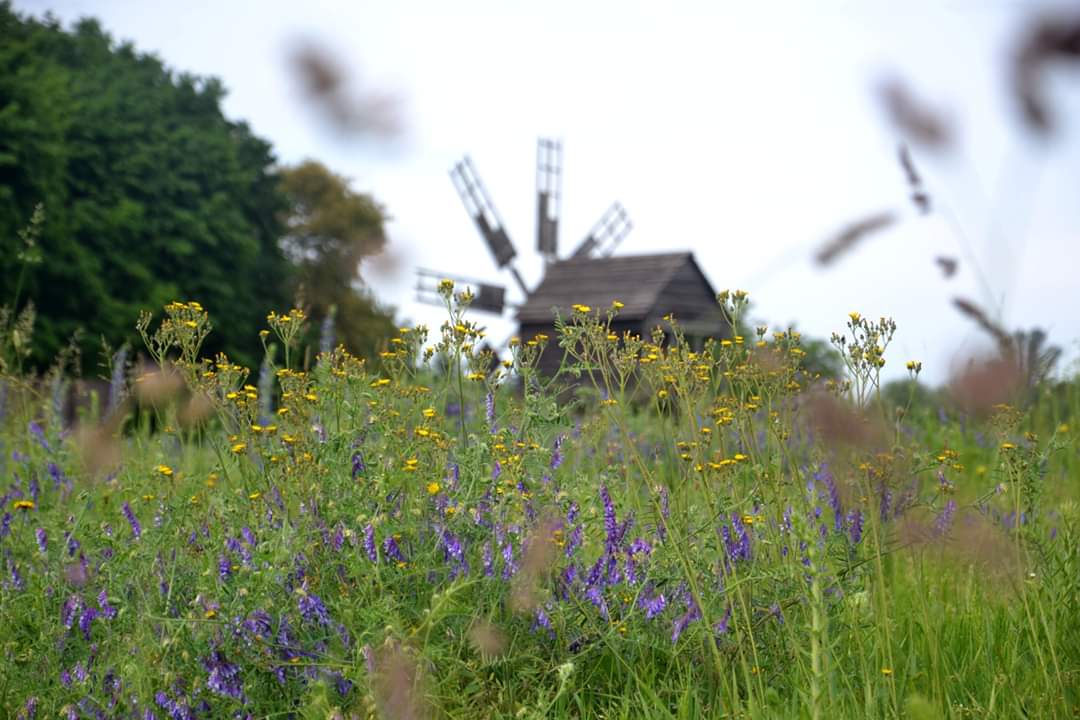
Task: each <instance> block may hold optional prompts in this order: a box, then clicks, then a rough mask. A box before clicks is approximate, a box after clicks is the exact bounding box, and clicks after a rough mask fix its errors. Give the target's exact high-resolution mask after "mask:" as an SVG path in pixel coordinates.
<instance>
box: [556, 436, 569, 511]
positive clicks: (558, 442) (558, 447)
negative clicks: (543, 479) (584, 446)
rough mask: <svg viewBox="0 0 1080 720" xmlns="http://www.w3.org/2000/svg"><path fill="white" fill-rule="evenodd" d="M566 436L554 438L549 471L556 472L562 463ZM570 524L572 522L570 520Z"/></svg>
mask: <svg viewBox="0 0 1080 720" xmlns="http://www.w3.org/2000/svg"><path fill="white" fill-rule="evenodd" d="M564 440H566V435H563V434H560V435H558V436H557V437H556V438H555V445H554V446H553V447H552V449H551V469H552V470H558V469H559V466H560V465H562V463H563V454H562V445H563V441H564ZM570 522H573V520H571V521H570Z"/></svg>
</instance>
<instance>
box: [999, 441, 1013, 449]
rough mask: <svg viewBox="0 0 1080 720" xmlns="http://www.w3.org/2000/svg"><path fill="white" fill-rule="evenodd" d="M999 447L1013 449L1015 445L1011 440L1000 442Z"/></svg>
mask: <svg viewBox="0 0 1080 720" xmlns="http://www.w3.org/2000/svg"><path fill="white" fill-rule="evenodd" d="M1001 449H1002V450H1005V451H1008V450H1015V449H1016V446H1015V445H1013V444H1012V443H1011V442H1003V443H1001Z"/></svg>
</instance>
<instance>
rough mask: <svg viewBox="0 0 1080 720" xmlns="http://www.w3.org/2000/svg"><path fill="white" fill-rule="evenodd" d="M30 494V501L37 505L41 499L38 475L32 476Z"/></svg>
mask: <svg viewBox="0 0 1080 720" xmlns="http://www.w3.org/2000/svg"><path fill="white" fill-rule="evenodd" d="M29 492H30V499H31V500H33V501H34V503H35V504H36V503H37V502H38V498H40V497H41V485H39V484H38V481H37V475H36V474H34V475H31V476H30V490H29Z"/></svg>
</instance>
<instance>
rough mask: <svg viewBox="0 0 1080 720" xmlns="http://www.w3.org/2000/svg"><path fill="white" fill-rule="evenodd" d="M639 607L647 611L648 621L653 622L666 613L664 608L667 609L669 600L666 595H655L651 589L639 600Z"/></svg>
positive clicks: (647, 589) (643, 593) (644, 592)
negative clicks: (655, 618)
mask: <svg viewBox="0 0 1080 720" xmlns="http://www.w3.org/2000/svg"><path fill="white" fill-rule="evenodd" d="M638 607H639V608H641V609H642V610H644V611H645V617H646V619H648V620H652V619H653V618H654V617H656V616H657V615H659V614H660V613H662V612H664V608H666V607H667V598H665V597H664V593H657V594H656V595H653V589H652V587H649V588H646V589H645V591H643V592H642V593H641V597H639V598H638Z"/></svg>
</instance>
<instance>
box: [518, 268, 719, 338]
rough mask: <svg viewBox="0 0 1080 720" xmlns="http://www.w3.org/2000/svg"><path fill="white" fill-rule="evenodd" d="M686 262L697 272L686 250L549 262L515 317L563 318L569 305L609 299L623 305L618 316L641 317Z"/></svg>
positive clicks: (598, 304)
mask: <svg viewBox="0 0 1080 720" xmlns="http://www.w3.org/2000/svg"><path fill="white" fill-rule="evenodd" d="M687 263H692V264H694V269H695V270H697V271H698V272H699V273H700V269H698V268H697V265H696V263H694V259H693V255H692V254H691V253H688V252H681V253H664V254H657V255H620V256H614V257H601V258H591V257H590V258H571V259H568V260H563V261H561V262H557V263H553V264H552V265H550V266H549V267H548V269H547V272H546V273H545V274H544V278H543V280H541V282H540V285H539V286H538V287H537V288H536V289H535V290H534V291H533V292H532V294H531V295H530V296H529V299H528V300H527V301H526V302H525V304H524V305H522V306H521V307H520V308H518V312H517V317H518V321H519V322H522V323H544V322H551V321H552V319H553V317H554V315H553V312H552V309H553V308H558V310H559V313H560V314H561V315H563V316H564V317H565V316H566V315H568V314H569V313H570V312H571V306H572V305H574V304H578V303H579V304H581V305H589V306H590V307H592V308H594V309H597V310H604V309H606V308H608V307H610V306H611V303H612V301H613V300H618V301H620V302H621V303H623V306H624V307H623V308H622V309H621V310H620V311H619V317H620V318H622V319H624V320H639V319H644V318H645V317H647V316H648V315H649V314H650V312H653V311H654V310H655V308H656V305H657V302H658V300H659V299H660V295H661V293H663V291H664V289H665V288H666V287H667V286H668V284H669V283H670V282H671V280H672V278H673V277H674V276H675V275H676V274H677V273H678V272H679V270H681V269H682V268H684V267H685V266H686V264H687Z"/></svg>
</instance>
